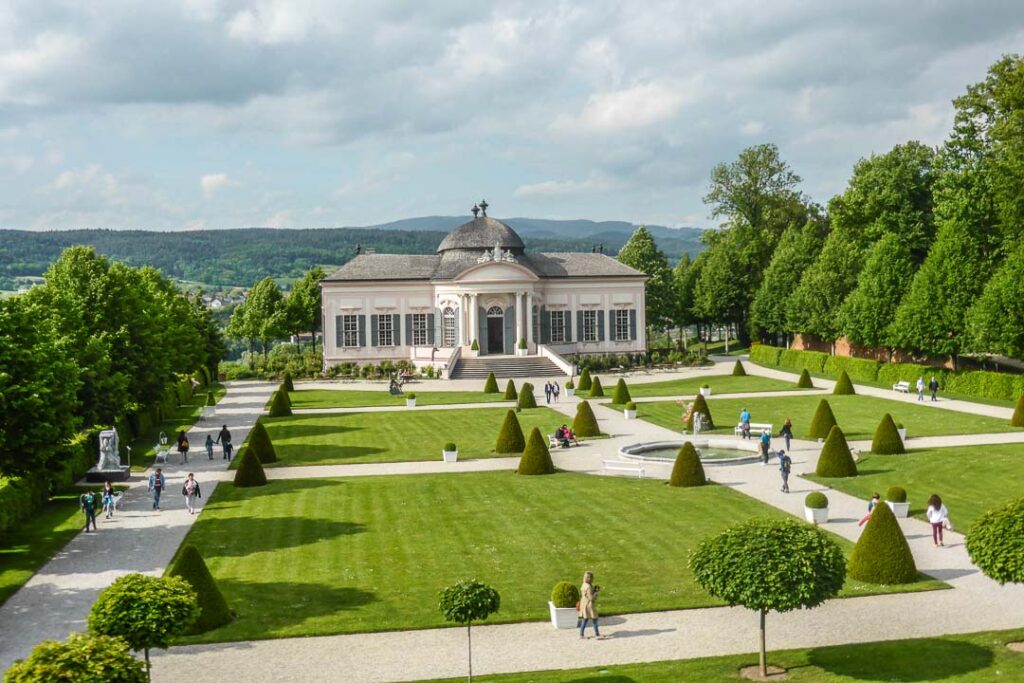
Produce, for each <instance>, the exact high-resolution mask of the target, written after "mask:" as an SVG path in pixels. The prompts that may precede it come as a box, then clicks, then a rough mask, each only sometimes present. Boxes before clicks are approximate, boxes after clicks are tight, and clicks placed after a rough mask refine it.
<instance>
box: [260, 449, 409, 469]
mask: <svg viewBox="0 0 1024 683" xmlns="http://www.w3.org/2000/svg"><path fill="white" fill-rule="evenodd" d="M274 448H275V450H276V451H277V462H276V463H273V466H275V467H282V466H283V467H288V466H289V465H318V464H321V463H330V464H332V465H344V464H345V462H344V461H346V460H355V459H357V458H370V457H372V456H375V455H379V454H381V453H387V452H388V451H389V449H387V448H376V447H374V446H330V445H301V446H300V445H296V446H289V445H288V444H280V443H279V444H275V446H274ZM339 461H340V462H339ZM361 462H362V461H361Z"/></svg>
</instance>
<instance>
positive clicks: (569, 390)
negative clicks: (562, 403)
mask: <svg viewBox="0 0 1024 683" xmlns="http://www.w3.org/2000/svg"><path fill="white" fill-rule="evenodd" d="M565 395H566V396H568V397H569V398H572V397H573V396H575V395H576V385H575V384H573V383H572V380H571V379H570V380H569V381H568V382H566V383H565Z"/></svg>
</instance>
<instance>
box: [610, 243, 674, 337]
mask: <svg viewBox="0 0 1024 683" xmlns="http://www.w3.org/2000/svg"><path fill="white" fill-rule="evenodd" d="M616 258H617V259H618V260H619V261H620V262H621V263H624V264H626V265H627V266H629V267H631V268H635V269H637V270H639V271H640V272H641V273H646V274H647V276H648V277H649V278H650V279H649V280H648V281H647V284H646V285H645V288H644V289H645V292H646V297H645V298H646V303H647V305H646V317H647V329H648V338H649V337H650V330H652V329H655V330H664V329H666V328H667V327H668V326H669V325H671V324H672V321H673V319H674V317H675V316H674V308H675V305H676V303H675V297H674V294H675V293H674V291H673V286H672V270H671V269H670V268H669V265H668V259H667V258H666V257H665V254H663V253H662V252H661V250H660V249H658V246H657V245H656V244H655V243H654V238H653V237H652V236H651V233H650V232H649V231H648V230H647V228H645V227H644V226H642V225H641V226H640V227H639V228H637V229H636V230H635V231H634V232H633V234H632V236H631V237H630V238H629V241H628V242H626V244H625V245H624V246H623V247H622V249H620V250H619V253H618V256H616Z"/></svg>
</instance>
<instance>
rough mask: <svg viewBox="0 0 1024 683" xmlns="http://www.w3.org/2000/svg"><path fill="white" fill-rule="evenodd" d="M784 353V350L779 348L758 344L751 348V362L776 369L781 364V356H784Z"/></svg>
mask: <svg viewBox="0 0 1024 683" xmlns="http://www.w3.org/2000/svg"><path fill="white" fill-rule="evenodd" d="M782 351H783V349H781V348H779V347H778V346H766V345H764V344H758V345H757V346H752V347H750V360H751V361H752V362H754V363H759V364H761V365H768V366H770V367H775V366H776V365H778V364H779V356H781V355H782Z"/></svg>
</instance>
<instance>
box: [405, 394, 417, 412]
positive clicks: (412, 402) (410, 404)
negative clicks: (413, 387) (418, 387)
mask: <svg viewBox="0 0 1024 683" xmlns="http://www.w3.org/2000/svg"><path fill="white" fill-rule="evenodd" d="M405 407H406V408H415V407H416V394H415V393H413V392H409V393H408V394H406V395H405Z"/></svg>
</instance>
